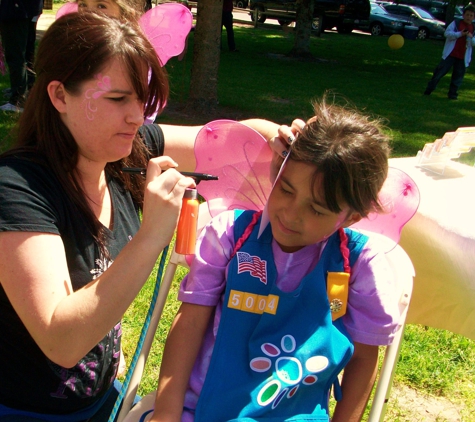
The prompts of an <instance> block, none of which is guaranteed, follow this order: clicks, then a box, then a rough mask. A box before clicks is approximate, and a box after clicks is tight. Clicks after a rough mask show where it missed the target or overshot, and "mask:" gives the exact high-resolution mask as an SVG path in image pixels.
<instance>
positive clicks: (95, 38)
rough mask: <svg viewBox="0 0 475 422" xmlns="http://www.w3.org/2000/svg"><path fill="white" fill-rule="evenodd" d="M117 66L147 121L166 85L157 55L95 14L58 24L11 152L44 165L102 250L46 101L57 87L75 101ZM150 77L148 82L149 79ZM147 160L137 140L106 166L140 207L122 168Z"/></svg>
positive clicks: (41, 55) (67, 145)
mask: <svg viewBox="0 0 475 422" xmlns="http://www.w3.org/2000/svg"><path fill="white" fill-rule="evenodd" d="M117 59H118V60H120V61H121V63H122V65H123V66H124V68H125V69H126V72H127V73H128V76H129V78H130V81H131V84H132V87H133V89H134V90H135V92H136V94H137V96H138V98H139V99H140V100H141V101H142V102H143V103H144V104H145V111H144V112H145V115H150V114H152V113H153V112H155V111H156V110H157V109H161V108H162V107H163V105H164V104H165V103H166V99H167V96H168V80H167V76H166V74H165V72H164V70H163V69H162V68H161V66H160V63H159V61H158V58H157V55H156V53H155V51H154V49H153V47H152V45H151V44H150V43H149V41H148V40H147V38H146V37H145V36H144V35H143V34H142V32H141V30H140V29H139V28H138V26H136V25H135V24H132V23H125V22H124V23H122V22H121V21H119V20H118V19H114V18H110V17H107V16H105V15H102V14H99V13H70V14H67V15H65V16H62V17H61V18H60V19H58V20H56V21H55V22H54V23H53V24H52V25H51V26H50V28H49V29H48V30H47V31H46V33H45V35H44V36H43V38H42V40H41V42H40V44H39V47H38V52H37V55H36V62H35V70H36V74H37V76H36V81H35V84H34V86H33V88H32V90H31V91H30V93H29V95H28V99H27V101H26V104H25V107H24V112H23V114H22V115H21V117H20V120H19V122H18V126H17V128H16V130H17V135H18V136H17V142H16V145H15V147H14V150H13V151H10V152H9V153H14V152H15V151H18V150H19V149H20V150H30V151H33V152H34V153H35V155H37V156H39V157H41V158H42V159H43V160H46V162H47V164H48V166H49V167H50V169H51V171H52V172H53V173H54V174H55V176H56V177H57V178H58V179H59V181H60V183H61V185H62V186H63V188H64V189H65V190H66V192H67V194H68V195H69V197H70V198H71V199H72V201H73V202H74V203H75V204H76V206H77V207H78V208H79V210H80V211H81V213H82V214H83V215H84V216H85V218H86V221H87V223H88V228H89V230H90V231H91V234H92V235H93V236H94V238H95V239H96V241H98V242H99V245H100V246H101V248H102V249H104V248H103V246H104V243H103V242H104V234H103V233H102V230H103V229H102V225H101V224H100V222H99V221H98V220H97V218H96V217H95V216H94V213H93V212H92V210H91V208H90V207H89V205H88V202H87V201H86V196H85V194H84V191H83V189H82V187H81V181H80V177H79V175H78V174H77V171H76V166H77V163H78V146H77V144H76V141H75V139H74V138H73V136H72V135H71V133H70V131H69V129H68V128H67V126H66V125H65V124H64V123H63V121H62V119H61V117H60V114H59V113H58V111H57V110H56V108H55V107H54V106H53V104H52V103H51V100H50V98H49V96H48V92H47V89H48V85H49V84H50V82H52V81H59V82H61V83H62V84H63V85H64V88H65V90H66V91H67V92H69V93H70V94H71V95H79V94H80V92H81V88H82V86H83V84H84V83H85V82H88V81H90V80H93V79H94V77H95V75H97V74H99V73H100V72H101V71H102V70H103V69H104V68H106V67H107V66H108V65H109V64H110V63H111V61H112V60H117ZM147 74H148V76H147ZM148 159H149V152H148V151H147V149H146V147H145V145H144V143H143V140H142V139H141V137H140V135H139V134H137V136H136V138H135V140H134V142H133V146H132V152H131V154H130V155H129V156H128V157H126V158H124V159H122V160H119V161H117V162H114V163H108V164H107V165H106V172H107V174H108V175H109V176H112V177H115V178H118V179H120V180H121V182H122V184H123V185H124V187H125V188H126V189H128V190H129V191H130V192H131V194H132V197H133V198H134V200H135V201H136V202H137V204H138V206H139V207H141V206H142V202H143V189H144V186H143V185H144V180H143V177H141V176H139V177H136V176H135V175H134V176H130V175H125V174H123V173H122V172H121V169H122V167H126V166H130V167H146V165H147V160H148Z"/></svg>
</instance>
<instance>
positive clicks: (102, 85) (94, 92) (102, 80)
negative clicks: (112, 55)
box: [84, 73, 111, 120]
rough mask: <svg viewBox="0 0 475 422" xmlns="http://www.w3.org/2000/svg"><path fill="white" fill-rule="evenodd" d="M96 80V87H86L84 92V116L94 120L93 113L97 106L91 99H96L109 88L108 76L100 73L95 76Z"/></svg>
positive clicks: (109, 80)
mask: <svg viewBox="0 0 475 422" xmlns="http://www.w3.org/2000/svg"><path fill="white" fill-rule="evenodd" d="M95 79H96V80H97V86H96V88H91V89H88V90H87V91H86V92H85V93H84V101H85V103H86V106H85V107H86V116H87V118H88V119H89V120H94V114H95V112H96V111H97V107H96V106H95V105H94V101H93V100H97V99H98V98H99V97H101V96H102V95H104V94H105V93H107V92H109V91H110V90H111V79H110V77H109V76H102V74H101V73H99V74H98V75H96V76H95Z"/></svg>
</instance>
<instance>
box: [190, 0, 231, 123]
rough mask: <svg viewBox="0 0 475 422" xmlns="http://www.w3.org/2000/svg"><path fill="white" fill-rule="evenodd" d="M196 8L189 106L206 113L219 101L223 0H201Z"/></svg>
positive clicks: (200, 112) (192, 109) (196, 111)
mask: <svg viewBox="0 0 475 422" xmlns="http://www.w3.org/2000/svg"><path fill="white" fill-rule="evenodd" d="M197 7H198V10H197V16H196V27H195V34H194V49H193V65H192V69H191V82H190V96H189V98H188V102H187V105H186V108H187V109H188V110H189V111H190V112H195V113H198V114H203V115H205V114H208V113H210V112H211V111H212V110H213V109H214V108H216V106H217V104H218V69H219V58H220V44H221V14H222V10H223V0H200V1H199V2H198V4H197Z"/></svg>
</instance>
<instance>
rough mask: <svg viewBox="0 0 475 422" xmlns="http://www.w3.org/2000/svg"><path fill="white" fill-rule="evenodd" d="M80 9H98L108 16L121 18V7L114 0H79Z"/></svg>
mask: <svg viewBox="0 0 475 422" xmlns="http://www.w3.org/2000/svg"><path fill="white" fill-rule="evenodd" d="M78 8H79V11H87V10H89V11H92V10H98V11H99V12H102V13H104V14H106V15H108V16H112V17H114V18H120V15H121V13H120V7H119V6H118V4H117V3H116V2H115V1H114V0H79V1H78Z"/></svg>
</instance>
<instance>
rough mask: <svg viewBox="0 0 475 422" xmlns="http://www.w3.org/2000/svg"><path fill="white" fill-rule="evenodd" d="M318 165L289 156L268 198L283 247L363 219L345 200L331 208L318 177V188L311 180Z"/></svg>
mask: <svg viewBox="0 0 475 422" xmlns="http://www.w3.org/2000/svg"><path fill="white" fill-rule="evenodd" d="M314 173H315V166H314V165H312V164H308V163H302V162H297V161H293V160H291V159H290V160H287V163H286V165H285V168H284V170H283V171H282V173H281V175H280V177H279V179H278V180H277V182H276V184H275V186H274V189H273V190H272V193H271V194H270V197H269V201H268V212H269V219H270V224H271V226H272V234H273V236H274V239H275V240H276V241H277V243H278V244H279V246H280V248H281V249H282V250H283V251H284V252H287V253H291V252H296V251H298V250H299V249H302V248H303V247H304V246H307V245H312V244H315V243H317V242H320V241H322V240H325V239H326V238H328V237H329V236H330V235H331V234H333V233H334V232H335V231H336V230H338V229H339V228H340V227H347V226H349V225H351V224H353V223H356V222H357V221H359V220H360V219H361V216H360V215H359V214H358V213H354V212H350V208H349V207H348V205H346V204H340V207H341V209H342V211H341V212H340V213H338V214H335V213H333V212H331V211H330V210H328V208H327V207H326V204H325V200H324V195H323V190H322V188H321V176H318V177H317V181H316V185H315V186H316V189H317V191H316V192H313V186H312V184H311V181H312V177H313V175H314Z"/></svg>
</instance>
